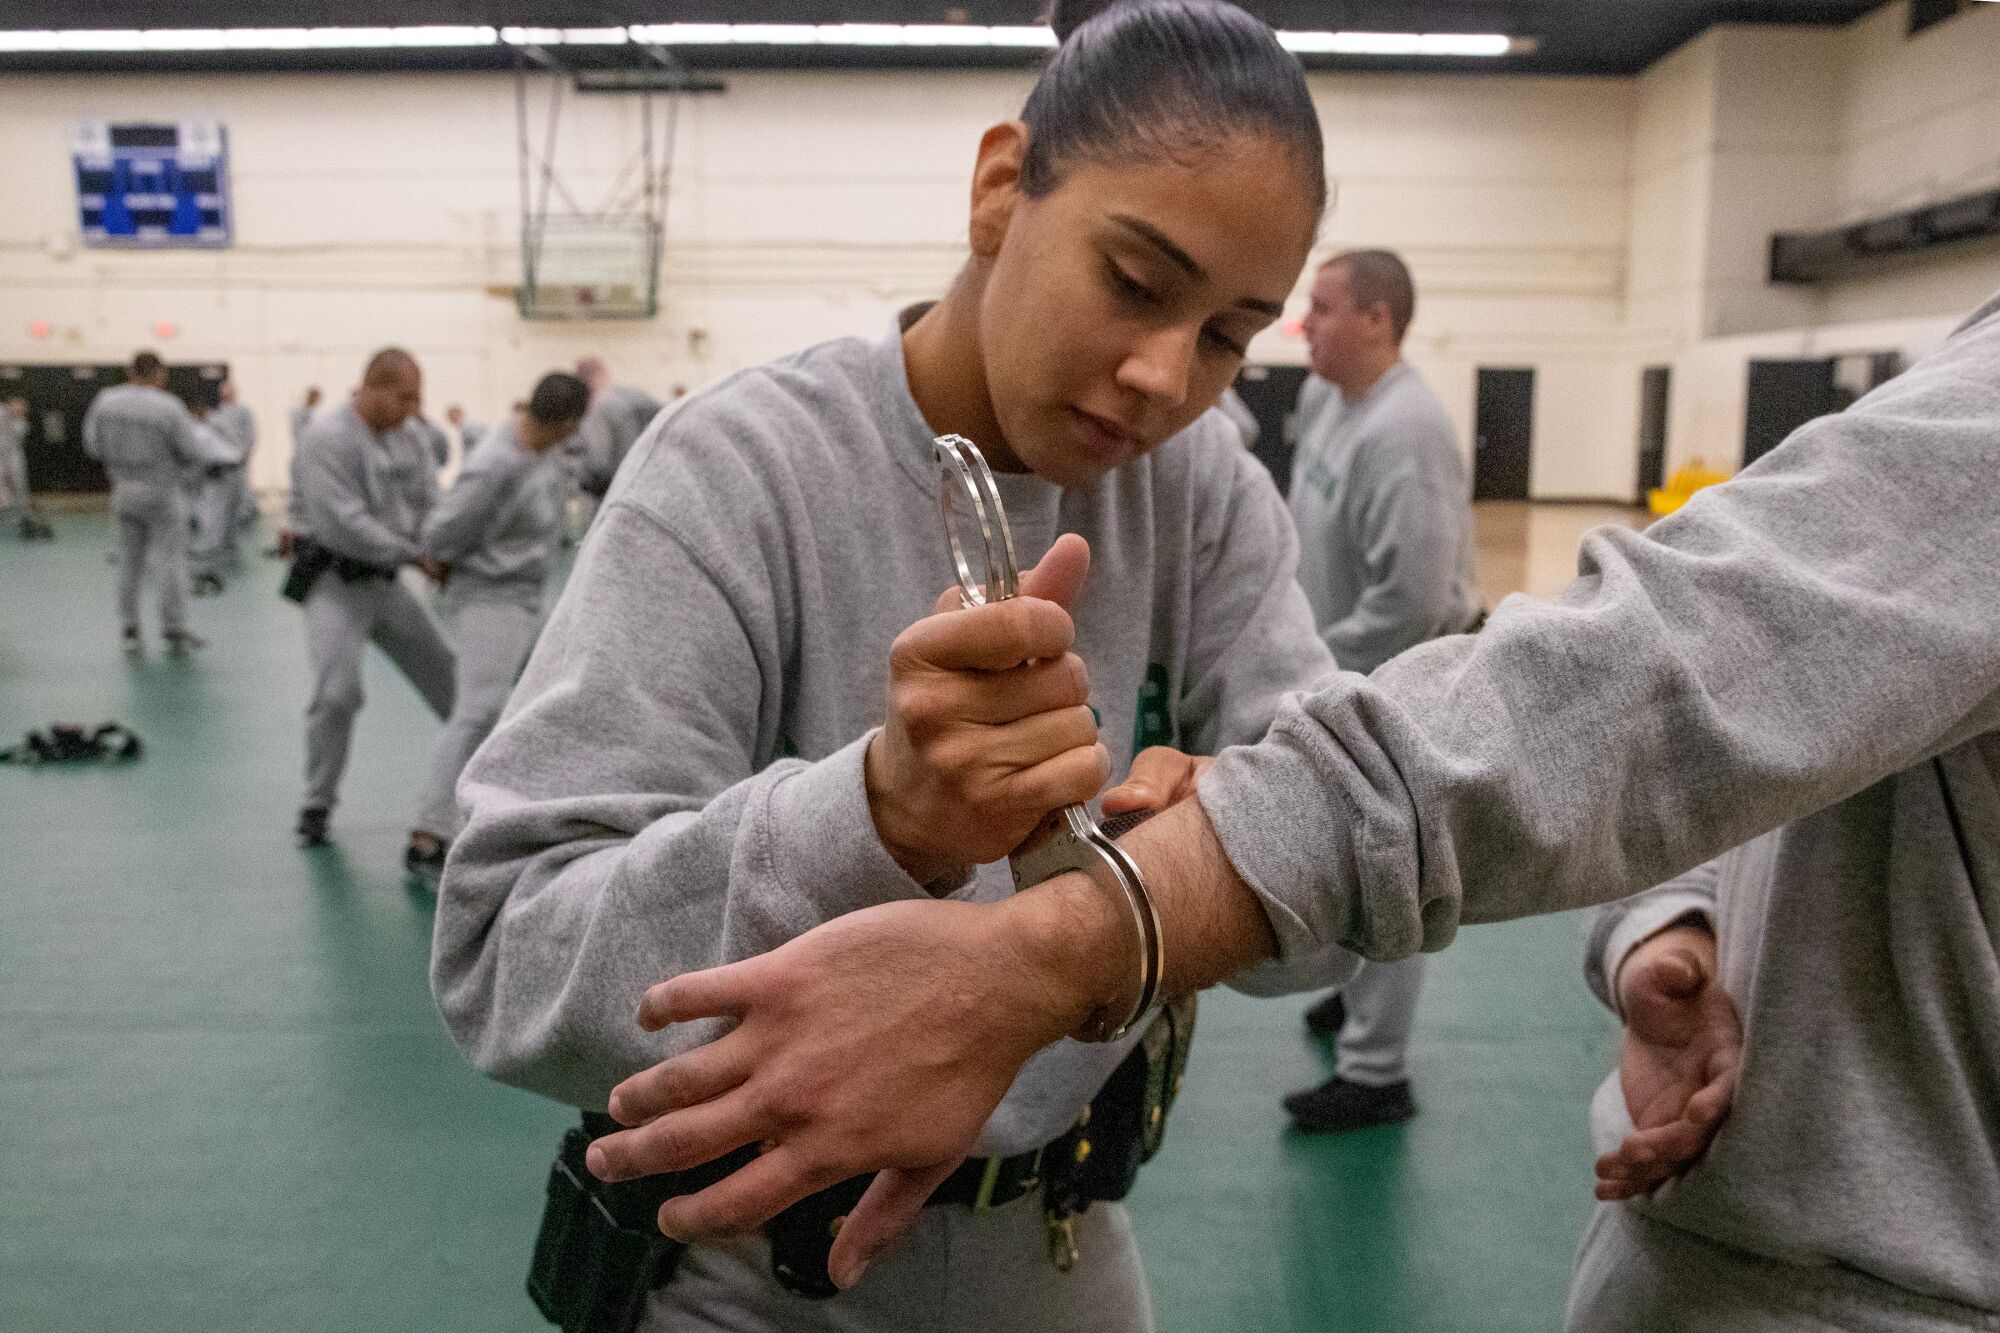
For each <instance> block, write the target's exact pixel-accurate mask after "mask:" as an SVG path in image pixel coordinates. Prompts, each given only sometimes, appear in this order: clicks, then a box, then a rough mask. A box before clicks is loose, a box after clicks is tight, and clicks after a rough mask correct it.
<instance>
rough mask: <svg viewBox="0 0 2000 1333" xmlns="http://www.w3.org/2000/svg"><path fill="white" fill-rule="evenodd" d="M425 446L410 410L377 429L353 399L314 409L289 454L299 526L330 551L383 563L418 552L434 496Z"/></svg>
mask: <svg viewBox="0 0 2000 1333" xmlns="http://www.w3.org/2000/svg"><path fill="white" fill-rule="evenodd" d="M430 449H431V446H430V437H429V436H428V435H427V434H425V433H424V431H423V430H422V429H421V427H419V426H418V425H417V419H416V418H415V417H411V418H409V419H408V420H406V421H405V422H404V423H403V424H402V425H400V426H398V427H396V429H394V430H392V431H389V432H388V433H387V434H384V435H377V434H376V433H375V432H374V431H372V430H370V429H369V428H368V423H367V422H365V421H363V420H362V419H361V417H360V415H359V414H358V413H357V412H355V410H354V405H353V404H352V403H341V404H339V405H338V406H336V407H330V408H328V409H327V410H326V411H323V412H321V413H319V415H317V416H316V417H314V418H313V422H312V425H311V426H310V427H308V428H307V430H306V437H305V439H304V440H303V441H302V442H301V443H300V445H299V450H298V453H297V454H296V455H294V456H293V459H292V486H293V501H294V503H295V504H296V505H297V507H298V512H299V516H300V518H301V519H303V520H304V530H305V531H306V532H308V533H310V534H311V535H312V539H313V540H314V541H316V542H318V543H319V544H320V545H321V546H324V547H326V548H327V549H328V550H330V551H332V552H333V553H334V554H336V555H344V556H346V557H347V558H348V559H350V560H360V561H362V562H364V563H366V564H370V565H375V566H377V567H378V568H382V569H393V568H395V567H396V566H398V565H406V564H411V563H413V562H415V561H417V560H419V559H421V558H422V557H423V546H422V544H421V537H422V534H423V528H424V519H425V517H426V516H427V515H428V514H429V513H430V511H431V506H432V505H434V504H436V503H437V497H438V484H437V473H436V471H435V470H434V469H433V468H432V466H431V452H430Z"/></svg>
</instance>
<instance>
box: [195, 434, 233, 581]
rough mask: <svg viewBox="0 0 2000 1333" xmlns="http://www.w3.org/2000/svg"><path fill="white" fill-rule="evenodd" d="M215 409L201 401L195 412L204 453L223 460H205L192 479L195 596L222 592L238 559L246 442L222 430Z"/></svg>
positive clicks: (198, 436) (197, 435)
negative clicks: (240, 490)
mask: <svg viewBox="0 0 2000 1333" xmlns="http://www.w3.org/2000/svg"><path fill="white" fill-rule="evenodd" d="M216 412H217V409H215V408H206V407H200V406H197V407H195V408H194V409H192V412H191V415H192V416H193V417H194V430H195V436H196V438H198V439H199V440H200V441H201V444H202V452H203V453H204V454H206V455H207V456H209V457H210V458H211V459H219V460H222V461H219V462H209V463H205V464H203V465H202V467H201V468H200V469H199V470H197V471H194V472H192V473H191V474H190V475H189V480H188V507H189V510H190V513H191V514H192V517H193V524H192V527H193V537H192V539H191V541H190V543H189V546H188V568H189V572H190V573H191V574H192V575H193V576H194V577H193V584H192V586H193V590H194V595H195V596H197V597H207V596H212V595H214V594H216V593H219V592H221V591H222V586H223V579H222V576H223V574H224V572H225V571H227V570H228V569H230V568H231V566H232V565H233V564H234V563H235V561H236V513H235V510H236V493H237V489H238V487H239V486H240V485H241V484H242V478H243V461H242V460H243V456H244V455H243V446H242V443H241V441H240V440H239V439H238V438H236V437H235V436H234V435H232V434H231V433H230V432H229V431H226V430H224V429H223V425H222V423H221V422H218V421H217V419H216Z"/></svg>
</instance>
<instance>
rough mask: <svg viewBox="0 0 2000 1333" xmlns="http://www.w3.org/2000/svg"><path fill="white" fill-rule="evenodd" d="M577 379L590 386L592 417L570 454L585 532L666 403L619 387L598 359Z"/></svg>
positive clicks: (579, 367)
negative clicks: (629, 458)
mask: <svg viewBox="0 0 2000 1333" xmlns="http://www.w3.org/2000/svg"><path fill="white" fill-rule="evenodd" d="M576 377H577V378H578V379H580V380H582V381H583V382H584V383H585V384H587V385H589V386H590V411H589V412H588V413H587V414H586V415H585V416H584V418H583V424H582V425H581V426H579V427H578V428H577V431H576V434H575V435H573V436H571V437H570V441H569V443H568V444H567V445H566V446H565V447H564V453H565V455H566V456H567V457H568V459H569V462H570V465H571V467H572V468H573V469H574V474H575V478H576V490H577V491H578V493H579V495H580V499H579V500H578V504H579V506H580V509H581V511H582V515H581V524H580V527H579V530H581V528H582V527H588V526H589V525H590V518H591V516H592V515H594V514H595V513H596V512H597V506H598V505H599V504H600V503H602V502H603V499H604V493H605V492H606V491H607V490H609V489H611V481H612V479H613V478H614V477H616V476H617V475H618V468H619V465H620V464H622V463H623V462H624V461H625V455H626V454H628V453H630V452H631V451H632V445H633V443H634V442H635V441H637V440H638V438H639V436H640V434H641V433H643V432H644V431H645V429H646V427H647V426H649V425H651V424H652V422H653V418H654V417H655V416H657V415H658V414H659V411H660V400H659V399H657V398H655V397H653V395H651V394H649V393H647V392H646V391H645V390H644V389H635V388H632V387H630V386H629V385H622V384H613V383H612V382H611V372H610V371H608V370H606V369H605V367H604V363H603V362H602V361H599V360H598V359H597V358H596V357H586V358H585V359H584V360H582V361H579V362H577V363H576Z"/></svg>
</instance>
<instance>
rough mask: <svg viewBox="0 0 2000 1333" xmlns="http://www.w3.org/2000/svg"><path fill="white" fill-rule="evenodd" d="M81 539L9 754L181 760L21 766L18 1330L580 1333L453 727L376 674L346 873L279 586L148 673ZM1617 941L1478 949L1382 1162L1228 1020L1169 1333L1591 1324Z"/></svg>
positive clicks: (8, 1105)
mask: <svg viewBox="0 0 2000 1333" xmlns="http://www.w3.org/2000/svg"><path fill="white" fill-rule="evenodd" d="M1524 515H1527V511H1521V512H1516V513H1511V514H1507V515H1502V516H1501V517H1502V519H1503V520H1504V521H1503V522H1501V523H1500V524H1499V527H1498V528H1497V529H1496V528H1495V526H1494V519H1493V517H1492V516H1491V515H1488V514H1485V513H1482V520H1481V521H1482V530H1483V534H1490V533H1492V532H1495V531H1497V532H1498V533H1499V535H1498V536H1497V537H1496V538H1494V540H1495V541H1497V542H1498V543H1499V546H1498V547H1496V548H1495V550H1494V551H1493V552H1492V561H1493V563H1492V564H1491V566H1490V568H1489V576H1490V574H1491V569H1502V570H1504V571H1508V572H1503V574H1501V575H1500V576H1499V577H1500V578H1502V580H1503V581H1504V580H1505V579H1506V578H1508V577H1509V576H1510V575H1511V573H1512V571H1513V567H1512V566H1511V565H1509V564H1508V563H1507V562H1508V561H1518V560H1519V559H1521V558H1523V557H1524V552H1528V551H1529V549H1530V547H1532V546H1542V547H1550V548H1551V549H1554V550H1555V553H1556V554H1555V557H1554V558H1555V559H1556V560H1557V561H1558V563H1560V562H1561V561H1562V560H1566V559H1567V555H1566V553H1565V552H1564V551H1563V550H1562V549H1561V548H1562V547H1564V546H1565V545H1567V548H1568V550H1572V551H1573V549H1574V542H1573V536H1572V537H1570V538H1568V539H1567V540H1566V541H1565V540H1564V539H1562V538H1560V537H1558V538H1550V537H1548V536H1547V535H1546V534H1539V535H1537V534H1536V533H1529V532H1526V531H1525V530H1522V531H1517V529H1522V528H1523V525H1524V524H1530V525H1531V519H1532V515H1528V516H1527V517H1524ZM1599 517H1602V516H1601V515H1600V516H1599ZM1614 517H1615V515H1614ZM1558 521H1559V522H1561V523H1563V524H1567V525H1569V526H1570V527H1580V526H1581V518H1574V519H1573V518H1561V519H1559V520H1558ZM57 529H58V538H57V540H56V541H55V542H54V543H52V544H48V545H40V546H23V545H19V544H16V543H15V542H14V541H13V540H12V536H11V533H9V534H7V535H6V537H5V538H4V540H0V736H9V735H10V734H11V736H13V737H18V734H19V733H20V732H22V731H24V730H26V729H28V728H29V727H41V726H44V725H46V724H47V723H49V722H51V721H54V720H70V721H78V722H87V723H93V724H94V723H97V722H101V721H106V720H111V719H116V720H119V721H122V722H126V723H129V724H130V725H132V726H133V727H135V728H136V729H137V730H138V731H139V732H140V733H141V734H142V735H143V736H144V738H145V740H146V744H147V747H148V748H147V754H146V757H145V758H144V760H143V761H141V762H140V763H138V764H135V765H132V766H129V767H103V768H98V767H85V768H74V769H40V770H34V769H20V768H0V1199H4V1200H5V1205H4V1210H3V1211H0V1330H6V1331H7V1333H57V1331H58V1330H89V1331H90V1333H107V1331H109V1330H143V1331H145V1333H152V1331H153V1330H173V1331H175V1333H178V1331H180V1330H190V1331H195V1330H200V1331H203V1333H215V1331H220V1330H264V1329H271V1330H277V1329H285V1330H362V1329H371V1330H372V1329H381V1330H403V1329H411V1330H415V1329H422V1330H437V1331H439V1333H446V1331H449V1330H461V1329H463V1330H479V1333H505V1331H506V1330H520V1331H521V1333H529V1331H531V1330H535V1329H539V1328H545V1327H546V1325H544V1324H542V1323H541V1321H540V1320H539V1318H538V1316H537V1315H536V1313H535V1311H534V1309H533V1307H532V1306H531V1305H530V1304H529V1303H528V1300H527V1298H526V1296H525V1295H524V1294H523V1291H522V1278H523V1274H524V1272H525V1267H526V1263H527V1258H528V1253H529V1246H530V1242H531V1240H532V1237H533V1232H534V1227H535V1223H536V1220H537V1218H538V1215H539V1208H540V1205H541V1191H542V1180H543V1175H544V1172H545V1171H546V1168H547V1164H548V1161H549V1159H550V1156H551V1154H552V1151H553V1149H554V1146H555V1143H556V1141H557V1139H558V1137H559V1135H560V1132H561V1130H562V1128H563V1127H564V1126H565V1125H566V1124H567V1123H568V1122H569V1119H570V1114H569V1113H568V1112H567V1111H565V1110H564V1109H563V1108H561V1107H558V1106H555V1105H552V1104H550V1103H547V1102H544V1101H541V1100H539V1099H537V1098H535V1097H532V1096H529V1095H527V1094H525V1093H520V1092H515V1091H512V1090H510V1089H507V1088H502V1087H499V1086H497V1085H495V1084H492V1083H489V1082H487V1081H485V1080H484V1079H482V1078H481V1077H479V1076H478V1075H477V1074H475V1073H474V1072H473V1071H472V1070H471V1069H470V1068H469V1067H468V1066H467V1065H466V1064H465V1062H464V1061H463V1060H462V1059H461V1058H460V1057H459V1055H458V1053H457V1051H456V1050H455V1049H454V1048H453V1047H452V1045H451V1043H450V1041H449V1039H448V1038H447V1037H446V1035H445V1032H444V1029H443V1027H442V1025H441V1024H440V1023H439V1021H438V1019H437V1017H436V1015H435V1013H434V1011H433V1009H432V1006H431V1000H430V995H429V992H428V990H427V988H426V984H425V963H426V957H427V954H428V951H429V947H430V933H431V917H432V904H431V901H430V899H429V898H428V897H427V896H426V895H424V894H422V893H420V892H412V891H410V890H409V889H407V888H406V887H405V885H404V882H403V877H402V872H401V868H400V865H399V856H400V853H401V850H402V843H403V837H404V832H405V829H406V827H407V825H408V821H409V817H410V813H411V808H412V805H413V803H414V802H415V800H416V798H417V789H418V785H419V783H420V781H421V777H422V775H423V773H424V771H425V766H426V764H427V761H428V756H429V750H430V745H431V742H432V739H433V737H434V736H435V734H436V724H435V722H434V721H433V720H432V719H431V718H430V717H429V716H428V715H427V714H426V713H425V712H424V710H423V708H422V705H421V704H420V703H419V702H418V700H417V698H416V696H415V695H414V694H413V693H412V692H411V691H410V689H409V688H408V687H407V686H406V685H405V684H404V683H403V681H402V680H401V679H400V678H399V677H397V676H396V675H395V673H394V671H393V669H391V668H390V667H388V665H387V664H386V663H385V662H384V661H382V660H381V659H380V658H379V657H372V656H371V660H370V661H369V664H368V668H367V677H366V679H367V689H368V705H367V707H366V709H365V710H364V711H363V713H362V717H361V722H360V725H359V729H358V732H357V735H356V738H355V747H354V759H353V763H352V765H351V767H350V769H349V771H348V776H347V780H346V785H345V791H344V799H343V804H342V806H341V808H340V811H339V814H338V819H337V825H336V830H335V834H336V839H337V842H336V845H334V846H332V847H329V848H326V849H323V850H320V851H316V852H303V851H300V850H299V849H297V848H296V847H295V846H294V844H293V839H292V836H291V832H290V830H291V821H292V817H293V813H294V805H295V803H296V800H297V797H298V789H299V781H300V779H299V765H300V752H301V743H302V742H301V717H302V713H303V709H304V706H305V700H306V684H307V676H306V667H305V660H304V645H303V641H302V640H303V635H302V632H301V625H300V621H299V617H298V614H297V611H296V609H295V608H293V607H292V606H291V605H290V604H289V603H286V602H283V601H281V600H280V599H279V598H278V596H277V591H276V590H277V585H278V582H279V577H280V568H279V565H278V563H277V562H276V561H274V560H265V559H261V558H259V557H257V556H256V555H254V554H252V555H251V556H250V557H249V562H248V565H247V567H246V569H245V572H244V575H243V576H242V577H241V578H240V579H238V580H237V581H236V582H234V583H232V584H231V586H230V588H229V590H228V592H227V593H225V594H224V595H223V596H222V597H220V598H215V599H207V600H201V601H196V602H194V603H192V606H193V618H194V625H195V628H196V629H197V631H198V632H199V633H201V634H202V635H203V636H205V637H206V638H208V639H209V641H210V644H211V646H210V647H209V649H208V650H207V651H206V652H205V653H203V654H202V655H201V656H200V657H199V658H198V659H196V660H194V661H191V662H183V661H175V660H170V659H168V658H166V657H165V656H163V655H162V654H161V653H160V652H159V650H158V648H157V647H156V646H155V647H152V648H150V649H149V651H148V653H147V654H146V656H145V657H144V658H143V659H140V660H136V661H128V660H127V659H126V658H125V657H124V656H122V655H121V654H120V652H119V651H118V647H117V642H116V634H115V625H114V616H113V611H112V570H111V568H110V566H109V565H108V564H107V563H106V561H105V554H106V552H107V551H108V549H109V545H110V528H109V525H108V523H107V522H106V520H105V519H104V518H103V517H102V516H101V515H96V514H85V515H70V516H62V517H59V518H58V521H57ZM1531 539H1532V540H1531ZM1503 548H1504V549H1503ZM1487 554H1488V552H1487V550H1486V548H1485V546H1483V547H1482V556H1483V558H1484V557H1485V556H1486V555H1487ZM1514 586H1522V582H1521V581H1520V580H1519V579H1517V580H1516V581H1515V583H1514ZM147 622H148V625H149V627H150V626H151V625H152V623H153V622H152V610H151V607H150V605H149V607H148V609H147ZM150 633H151V630H150V628H149V634H150ZM1582 929H1583V922H1582V921H1581V920H1580V919H1578V918H1575V917H1556V918H1547V919H1543V920H1538V921H1530V922H1521V923H1515V924H1511V925H1504V926H1491V927H1481V928H1477V929H1473V930H1469V931H1467V932H1466V933H1465V934H1464V935H1462V936H1461V938H1460V942H1459V943H1458V944H1457V945H1456V946H1454V947H1453V948H1452V949H1451V950H1450V951H1449V952H1448V953H1446V954H1444V955H1442V956H1441V957H1440V958H1439V959H1437V960H1436V961H1434V962H1433V964H1432V967H1431V971H1430V983H1429V989H1428V993H1427V994H1426V996H1425V1001H1424V1009H1423V1014H1422V1018H1421V1021H1420V1023H1419V1026H1418V1031H1417V1039H1416V1043H1415V1057H1414V1061H1415V1080H1416V1091H1417V1097H1418V1100H1419V1103H1420V1104H1421V1107H1422V1111H1421V1114H1420V1115H1419V1116H1418V1117H1417V1119H1416V1120H1414V1121H1412V1122H1411V1123H1409V1124H1408V1125H1406V1126H1400V1127H1392V1128H1384V1129H1378V1130H1373V1131H1368V1132H1365V1133H1361V1134H1357V1135H1353V1136H1349V1137H1344V1138H1333V1139H1314V1138H1304V1137H1300V1136H1298V1135H1295V1134H1293V1133H1291V1132H1290V1131H1288V1130H1287V1128H1286V1122H1285V1117H1284V1114H1283V1112H1282V1110H1281V1109H1280V1107H1279V1106H1278V1098H1279V1096H1280V1095H1281V1094H1283V1093H1285V1092H1287V1091H1290V1090H1292V1089H1294V1088H1297V1087H1301V1086H1304V1085H1306V1084H1308V1083H1313V1082H1317V1081H1318V1080H1319V1079H1321V1078H1322V1077H1324V1076H1325V1074H1326V1073H1327V1072H1328V1071H1329V1053H1328V1052H1327V1051H1326V1050H1325V1049H1323V1048H1322V1047H1320V1046H1318V1045H1317V1044H1316V1043H1314V1042H1312V1041H1311V1040H1310V1039H1308V1038H1307V1036H1306V1035H1305V1033H1304V1030H1303V1029H1302V1028H1301V1026H1300V1024H1299V1015H1300V1012H1301V1011H1302V1010H1303V1009H1304V1007H1305V1001H1304V1000H1303V999H1296V1000H1284V1001H1253V1000H1248V999H1245V998H1242V997H1240V996H1237V995H1234V994H1233V993H1228V992H1221V993H1217V994H1216V995H1213V996H1211V997H1208V998H1205V999H1204V1000H1203V1008H1202V1019H1201V1028H1200V1033H1199V1037H1198V1039H1197V1045H1196V1050H1195V1055H1194V1060H1193V1065H1192V1068H1191V1069H1190V1072H1189V1076H1188V1079H1187V1087H1186V1092H1185V1094H1184V1096H1183V1099H1182V1101H1181V1103H1180V1105H1179V1107H1178V1108H1177V1109H1176V1111H1175V1123H1174V1128H1173V1132H1172V1135H1171V1137H1170V1140H1169V1144H1168V1147H1167V1149H1166V1151H1165V1152H1163V1153H1162V1155H1161V1156H1160V1158H1159V1159H1158V1160H1156V1161H1155V1162H1154V1164H1153V1165H1152V1166H1151V1167H1149V1168H1148V1169H1147V1171H1146V1173H1145V1175H1144V1176H1143V1177H1142V1178H1141V1181H1140V1183H1139V1186H1138V1189H1137V1191H1136V1192H1135V1196H1134V1199H1133V1203H1132V1208H1133V1212H1134V1214H1135V1216H1136V1218H1137V1222H1138V1227H1139V1232H1140V1237H1141V1242H1142V1247H1143V1250H1144V1254H1145V1258H1146V1263H1147V1267H1148V1269H1149V1271H1150V1273H1151V1276H1152V1284H1153V1293H1154V1299H1155V1304H1156V1307H1157V1310H1158V1314H1159V1326H1160V1328H1161V1330H1162V1331H1163V1333H1209V1331H1210V1330H1236V1329H1243V1330H1253V1329H1254V1330H1258V1331H1259V1333H1266V1331H1268V1333H1284V1331H1287V1330H1300V1331H1304V1330H1350V1329H1351V1330H1384V1331H1385V1333H1386V1331H1387V1330H1399V1331H1400V1330H1417V1331H1420V1333H1431V1331H1433V1330H1438V1331H1442V1330H1477V1331H1478V1333H1503V1331H1505V1330H1521V1331H1522V1333H1530V1331H1533V1333H1545V1331H1546V1330H1550V1329H1554V1328H1556V1327H1558V1326H1559V1324H1560V1321H1561V1311H1562V1299H1563V1292H1564V1289H1565V1286H1566V1282H1567V1275H1568V1268H1569V1261H1570V1256H1571V1253H1572V1250H1573V1248H1574V1245H1575V1242H1576V1239H1577V1237H1578V1235H1579V1234H1580V1232H1581V1229H1582V1226H1583V1223H1584V1219H1585V1216H1586V1214H1587V1213H1588V1211H1589V1207H1590V1187H1591V1169H1590V1147H1589V1140H1588V1135H1587V1132H1586V1127H1585V1110H1586V1106H1587V1104H1588V1101H1589V1097H1590V1093H1591V1090H1592V1088H1593V1087H1594V1086H1595V1085H1596V1083H1597V1082H1598V1081H1599V1079H1600V1078H1602V1077H1603V1075H1604V1074H1605V1072H1606V1071H1608V1069H1609V1068H1610V1062H1611V1059H1612V1055H1613V1052H1614V1050H1615V1033H1614V1031H1613V1028H1612V1026H1611V1024H1610V1022H1609V1020H1608V1019H1607V1017H1606V1016H1605V1015H1604V1014H1603V1013H1601V1012H1600V1011H1599V1010H1598V1009H1597V1007H1596V1005H1595V1004H1594V1002H1593V1001H1592V1000H1591V999H1590V996H1589V995H1588V993H1587V992H1586V991H1585V989H1584V986H1583V982H1582V974H1581V966H1580V944H1581V935H1582Z"/></svg>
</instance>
